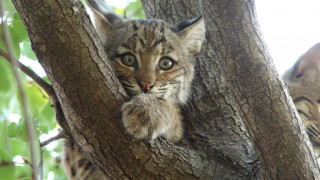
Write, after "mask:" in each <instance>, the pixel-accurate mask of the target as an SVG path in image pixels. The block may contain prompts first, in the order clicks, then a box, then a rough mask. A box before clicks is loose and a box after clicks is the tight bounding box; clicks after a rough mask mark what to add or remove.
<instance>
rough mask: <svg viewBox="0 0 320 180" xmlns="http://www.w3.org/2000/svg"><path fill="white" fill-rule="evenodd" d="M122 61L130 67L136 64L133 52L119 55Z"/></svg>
mask: <svg viewBox="0 0 320 180" xmlns="http://www.w3.org/2000/svg"><path fill="white" fill-rule="evenodd" d="M121 60H122V63H123V64H124V65H126V66H129V67H132V66H134V65H135V64H136V57H135V56H134V55H133V54H130V53H128V54H124V55H123V56H122V57H121Z"/></svg>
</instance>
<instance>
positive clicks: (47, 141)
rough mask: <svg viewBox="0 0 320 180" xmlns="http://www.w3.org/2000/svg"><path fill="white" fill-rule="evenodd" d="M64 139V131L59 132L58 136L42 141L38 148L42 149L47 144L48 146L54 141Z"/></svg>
mask: <svg viewBox="0 0 320 180" xmlns="http://www.w3.org/2000/svg"><path fill="white" fill-rule="evenodd" d="M65 137H66V134H65V131H64V130H61V131H60V132H59V133H58V135H56V136H54V137H52V138H49V139H48V140H46V141H43V142H41V143H40V147H44V146H46V145H48V144H50V143H51V142H52V141H56V140H58V139H61V138H65Z"/></svg>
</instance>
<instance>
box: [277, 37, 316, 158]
mask: <svg viewBox="0 0 320 180" xmlns="http://www.w3.org/2000/svg"><path fill="white" fill-rule="evenodd" d="M283 80H284V81H285V83H286V84H287V87H288V89H289V93H290V96H291V97H292V99H293V102H294V104H295V106H296V108H297V111H298V113H299V115H300V117H301V120H302V122H303V124H304V126H305V128H306V131H307V134H308V136H309V138H310V141H311V143H312V145H313V149H314V151H315V153H316V155H317V156H319V155H320V43H318V44H316V45H314V46H313V47H311V48H310V49H309V50H308V51H307V52H306V53H305V54H303V55H302V56H301V57H300V58H299V59H298V60H297V62H296V63H295V65H294V66H293V67H292V68H290V69H289V70H288V71H287V72H286V73H285V74H284V75H283Z"/></svg>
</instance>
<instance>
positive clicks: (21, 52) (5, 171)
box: [0, 0, 145, 180]
mask: <svg viewBox="0 0 320 180" xmlns="http://www.w3.org/2000/svg"><path fill="white" fill-rule="evenodd" d="M2 1H3V2H4V10H5V14H4V17H3V19H4V20H5V21H2V20H1V19H2V18H1V17H0V23H4V22H5V23H6V25H7V29H8V31H9V33H10V37H9V38H10V39H11V42H12V48H13V51H14V57H15V58H16V59H19V61H22V62H23V63H25V64H35V63H36V62H37V57H36V55H35V54H34V53H33V51H32V48H31V43H30V40H29V37H28V33H27V31H26V29H25V27H24V25H23V23H22V21H21V19H20V17H19V15H18V14H17V12H16V10H15V8H14V6H13V4H12V2H11V1H10V0H2ZM112 9H113V10H114V11H115V12H116V13H118V14H120V15H123V16H125V17H129V18H144V17H145V15H144V11H143V9H142V5H141V2H140V1H130V2H128V6H127V7H125V8H123V9H121V8H116V7H112ZM0 49H2V50H4V51H6V48H5V46H4V43H3V39H2V29H1V27H0ZM29 68H31V69H33V70H34V71H35V72H39V69H38V68H37V67H36V66H29ZM20 76H21V78H22V83H23V87H24V89H25V91H26V97H27V101H28V102H29V109H30V111H31V116H32V120H33V123H34V125H35V129H36V137H37V139H38V140H39V141H40V139H41V140H46V139H48V138H49V137H50V136H54V135H56V134H57V129H58V128H59V126H58V125H57V123H56V121H55V119H54V112H53V109H52V108H51V106H50V105H51V102H50V100H49V98H48V96H47V95H46V94H45V92H44V91H43V90H42V89H41V87H39V86H38V85H37V84H36V83H35V82H34V81H33V80H32V79H30V78H29V77H27V76H26V75H25V74H23V73H22V72H20ZM43 78H44V79H45V80H46V81H48V79H47V77H43ZM21 108H22V107H21V105H20V100H19V95H18V90H17V85H16V82H15V79H14V76H13V72H12V67H11V65H10V64H9V63H8V62H7V61H6V60H5V59H3V57H1V56H0V179H1V180H14V179H23V180H28V179H31V173H32V170H31V167H30V165H29V164H28V163H29V162H31V159H30V150H29V149H30V148H29V142H28V138H27V129H26V123H25V120H24V118H23V114H22V112H23V110H22V109H21ZM60 142H61V140H59V141H58V143H51V144H49V145H48V146H46V147H44V148H42V151H43V175H44V179H56V180H58V179H59V180H60V179H61V180H62V179H66V177H65V175H64V172H63V170H62V168H61V163H60V161H61V160H60V159H61V158H60V156H61V149H62V147H61V143H60ZM37 144H38V143H37ZM37 153H38V156H39V157H37V159H38V163H40V147H39V148H38V150H37Z"/></svg>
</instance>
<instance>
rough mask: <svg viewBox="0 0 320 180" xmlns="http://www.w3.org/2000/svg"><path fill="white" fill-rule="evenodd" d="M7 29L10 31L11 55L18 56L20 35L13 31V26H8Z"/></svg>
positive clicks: (17, 57)
mask: <svg viewBox="0 0 320 180" xmlns="http://www.w3.org/2000/svg"><path fill="white" fill-rule="evenodd" d="M8 31H9V33H10V39H11V45H12V50H13V56H14V57H15V58H16V59H19V58H20V45H19V44H20V37H19V35H18V34H17V33H16V32H15V29H14V28H13V27H10V26H9V27H8Z"/></svg>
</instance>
